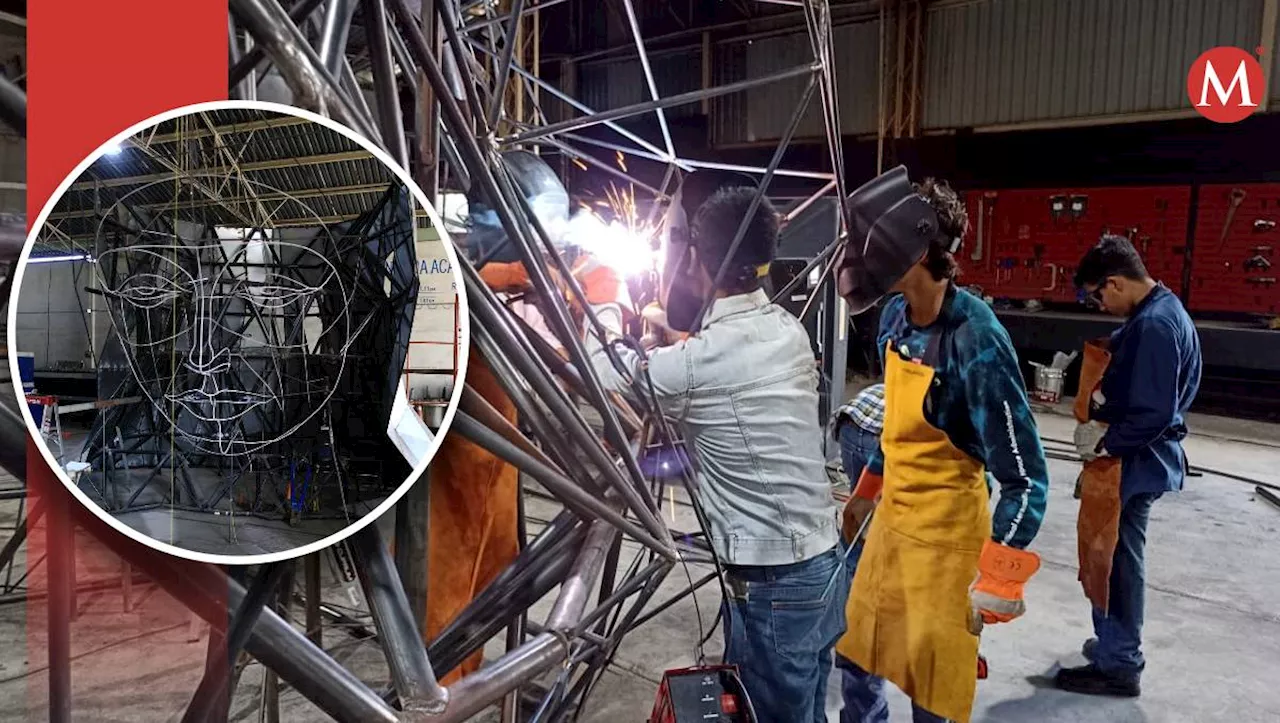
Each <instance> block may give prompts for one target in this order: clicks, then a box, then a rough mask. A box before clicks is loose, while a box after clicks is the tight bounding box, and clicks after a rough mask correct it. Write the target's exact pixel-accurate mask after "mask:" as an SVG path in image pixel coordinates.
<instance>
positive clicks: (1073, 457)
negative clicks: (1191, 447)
mask: <svg viewBox="0 0 1280 723" xmlns="http://www.w3.org/2000/svg"><path fill="white" fill-rule="evenodd" d="M1040 441H1041V442H1051V443H1053V444H1062V445H1067V446H1069V447H1070V448H1071V449H1072V450H1074V449H1075V443H1074V442H1068V441H1066V440H1064V439H1054V438H1053V437H1041V438H1040ZM1243 444H1249V443H1248V442H1243ZM1045 456H1046V457H1049V458H1051V459H1060V460H1065V461H1067V462H1079V461H1080V455H1078V454H1076V453H1075V452H1074V451H1072V452H1060V451H1058V450H1045ZM1187 470H1188V471H1189V472H1199V473H1201V474H1209V475H1214V476H1215V477H1222V478H1223V479H1228V480H1231V481H1233V482H1243V483H1245V484H1250V485H1255V486H1257V487H1266V488H1268V489H1272V490H1275V491H1277V492H1280V484H1275V483H1272V482H1263V481H1262V480H1257V479H1254V478H1252V477H1247V476H1245V475H1242V474H1235V473H1234V472H1224V471H1223V470H1220V469H1215V468H1213V467H1202V466H1200V465H1197V464H1189V465H1187Z"/></svg>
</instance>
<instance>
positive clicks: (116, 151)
mask: <svg viewBox="0 0 1280 723" xmlns="http://www.w3.org/2000/svg"><path fill="white" fill-rule="evenodd" d="M123 150H124V149H123V148H121V147H120V144H119V143H112V144H111V145H109V146H107V147H106V149H105V152H106V154H107V155H108V156H118V155H120V151H123Z"/></svg>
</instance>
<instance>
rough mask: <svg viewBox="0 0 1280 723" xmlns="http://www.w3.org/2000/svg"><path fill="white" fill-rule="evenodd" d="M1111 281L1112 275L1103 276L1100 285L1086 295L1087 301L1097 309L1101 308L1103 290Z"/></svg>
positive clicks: (1085, 299)
mask: <svg viewBox="0 0 1280 723" xmlns="http://www.w3.org/2000/svg"><path fill="white" fill-rule="evenodd" d="M1110 283H1111V277H1110V276H1104V277H1102V281H1101V282H1099V283H1098V287H1097V288H1095V289H1094V290H1093V291H1090V292H1088V293H1087V294H1086V295H1085V297H1084V301H1085V303H1086V304H1087V305H1089V306H1091V307H1093V308H1095V309H1101V308H1102V290H1103V289H1105V288H1107V284H1110Z"/></svg>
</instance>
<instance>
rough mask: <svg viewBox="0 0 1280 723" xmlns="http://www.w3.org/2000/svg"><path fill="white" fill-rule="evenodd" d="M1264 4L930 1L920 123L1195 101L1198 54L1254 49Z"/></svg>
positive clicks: (1119, 110) (1234, 0)
mask: <svg viewBox="0 0 1280 723" xmlns="http://www.w3.org/2000/svg"><path fill="white" fill-rule="evenodd" d="M1262 3H1263V0H975V1H974V2H969V3H949V4H946V5H943V6H941V7H935V8H931V9H930V10H929V11H928V14H927V20H926V23H927V24H926V30H925V33H926V40H925V48H924V59H925V68H924V74H923V79H922V84H923V88H922V91H921V93H922V96H923V113H924V116H923V127H924V128H926V129H943V128H966V127H982V126H990V125H1003V124H1018V123H1028V122H1035V121H1055V120H1070V119H1081V118H1096V117H1105V116H1112V115H1123V114H1141V113H1159V112H1169V111H1180V110H1190V108H1189V105H1188V101H1187V91H1186V82H1187V71H1188V69H1189V68H1190V67H1191V63H1192V61H1194V60H1195V58H1196V57H1197V56H1199V55H1200V54H1201V53H1202V52H1204V51H1205V50H1208V49H1209V48H1212V47H1215V46H1219V45H1235V46H1239V47H1243V48H1249V49H1252V48H1254V47H1255V46H1256V45H1257V44H1258V41H1259V38H1260V37H1261V31H1260V25H1261V20H1262ZM1277 68H1280V64H1278V65H1277ZM1273 97H1277V96H1273Z"/></svg>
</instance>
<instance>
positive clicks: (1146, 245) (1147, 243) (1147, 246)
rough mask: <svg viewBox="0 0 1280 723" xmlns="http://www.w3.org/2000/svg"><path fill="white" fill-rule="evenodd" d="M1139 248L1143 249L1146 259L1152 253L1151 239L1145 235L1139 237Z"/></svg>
mask: <svg viewBox="0 0 1280 723" xmlns="http://www.w3.org/2000/svg"><path fill="white" fill-rule="evenodd" d="M1138 246H1140V247H1141V248H1142V256H1143V258H1146V256H1147V254H1148V253H1150V251H1151V237H1150V236H1148V235H1145V234H1144V235H1142V236H1139V237H1138Z"/></svg>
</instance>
